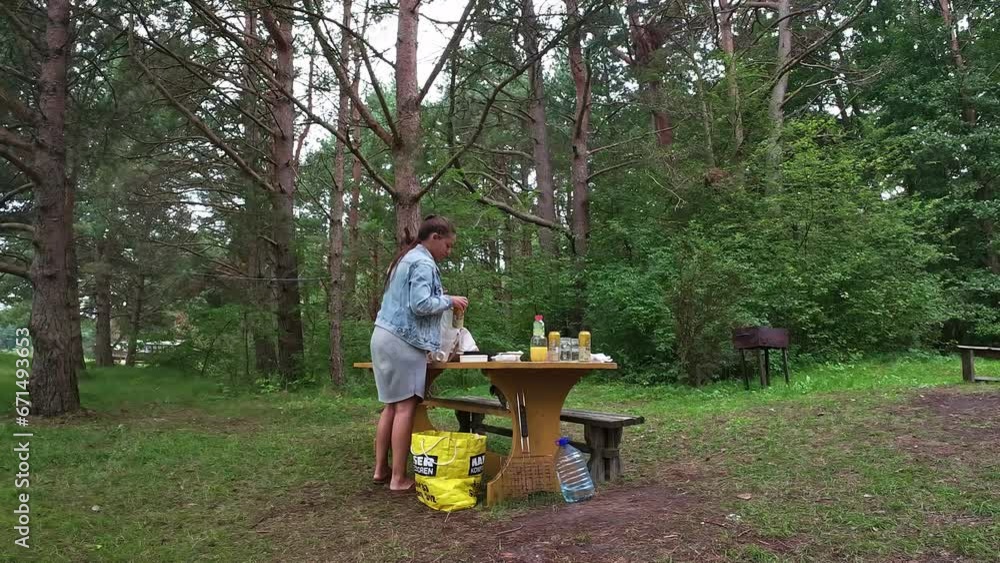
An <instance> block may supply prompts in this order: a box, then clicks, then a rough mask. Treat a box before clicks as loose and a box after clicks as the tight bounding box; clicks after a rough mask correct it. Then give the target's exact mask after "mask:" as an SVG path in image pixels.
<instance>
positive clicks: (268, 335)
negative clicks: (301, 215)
mask: <svg viewBox="0 0 1000 563" xmlns="http://www.w3.org/2000/svg"><path fill="white" fill-rule="evenodd" d="M251 195H257V194H256V192H254V193H252V194H251ZM248 204H249V201H248ZM248 245H249V246H250V259H249V261H248V263H247V269H248V270H249V273H250V275H251V276H253V277H255V278H257V279H255V280H250V291H249V293H250V299H249V302H250V303H249V305H250V307H251V308H252V310H253V314H252V315H250V316H249V322H250V334H251V338H252V339H253V349H254V368H255V369H256V371H257V373H258V374H261V375H265V376H267V375H271V374H273V373H274V372H275V369H276V368H277V365H278V360H277V353H276V351H275V349H274V331H273V329H272V327H271V326H270V322H269V319H270V315H271V310H272V309H273V307H274V292H273V287H272V285H271V282H270V281H268V280H269V279H270V278H271V277H273V273H272V270H271V268H270V267H269V266H268V257H269V256H270V255H271V247H270V244H269V243H268V242H267V241H265V240H263V239H262V238H261V237H257V236H255V237H253V238H252V239H251V240H250V241H249V244H248Z"/></svg>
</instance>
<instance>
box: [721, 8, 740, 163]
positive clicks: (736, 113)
mask: <svg viewBox="0 0 1000 563" xmlns="http://www.w3.org/2000/svg"><path fill="white" fill-rule="evenodd" d="M734 13H736V9H735V8H733V7H732V6H731V5H730V3H729V0H719V35H720V37H721V43H722V51H723V52H724V53H725V54H726V84H727V86H728V88H729V103H730V104H731V105H732V122H733V138H734V144H735V146H734V147H733V151H732V152H733V154H734V155H735V154H739V152H740V149H742V147H743V136H744V133H743V110H742V109H740V85H739V81H738V77H737V75H736V43H735V42H734V41H733V14H734Z"/></svg>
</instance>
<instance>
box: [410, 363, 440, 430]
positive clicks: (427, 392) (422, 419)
mask: <svg viewBox="0 0 1000 563" xmlns="http://www.w3.org/2000/svg"><path fill="white" fill-rule="evenodd" d="M442 371H443V370H440V369H428V370H427V381H426V382H425V383H424V397H430V396H431V384H432V383H434V379H436V378H437V376H439V375H441V372H442ZM425 430H437V428H435V427H434V425H433V424H431V419H430V417H428V416H427V407H425V406H424V404H423V403H422V402H421V403H417V408H416V410H414V411H413V431H414V432H423V431H425Z"/></svg>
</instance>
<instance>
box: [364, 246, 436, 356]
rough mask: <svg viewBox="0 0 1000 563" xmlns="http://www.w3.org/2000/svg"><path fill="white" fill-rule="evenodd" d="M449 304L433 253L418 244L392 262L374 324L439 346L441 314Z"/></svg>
mask: <svg viewBox="0 0 1000 563" xmlns="http://www.w3.org/2000/svg"><path fill="white" fill-rule="evenodd" d="M450 308H451V297H448V296H447V295H444V289H443V288H442V287H441V274H440V272H439V271H438V267H437V264H435V263H434V257H433V256H431V253H430V252H429V251H428V250H427V249H426V248H424V246H423V245H421V244H418V245H417V246H416V247H414V249H413V250H411V251H409V252H407V253H406V255H405V256H403V257H402V258H401V259H400V260H399V263H398V264H397V265H396V270H395V271H394V272H393V273H392V278H390V279H389V286H388V287H387V288H386V290H385V294H383V295H382V308H381V309H379V312H378V317H376V318H375V326H378V327H382V328H384V329H385V330H388V331H389V332H391V333H393V334H395V335H396V336H398V337H400V338H402V339H403V340H405V341H406V342H407V343H409V344H410V345H411V346H413V347H414V348H419V349H421V350H427V351H429V352H432V351H434V350H437V349H438V348H440V347H441V314H442V313H444V312H445V311H447V310H448V309H450Z"/></svg>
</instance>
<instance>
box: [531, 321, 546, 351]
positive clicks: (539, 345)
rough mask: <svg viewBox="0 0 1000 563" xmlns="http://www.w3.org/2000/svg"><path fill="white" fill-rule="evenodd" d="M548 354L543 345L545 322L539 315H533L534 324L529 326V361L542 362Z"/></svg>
mask: <svg viewBox="0 0 1000 563" xmlns="http://www.w3.org/2000/svg"><path fill="white" fill-rule="evenodd" d="M547 355H548V349H547V348H546V347H545V322H544V321H543V320H542V316H541V315H535V324H534V325H533V326H532V328H531V361H533V362H544V361H545V358H546V356H547Z"/></svg>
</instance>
